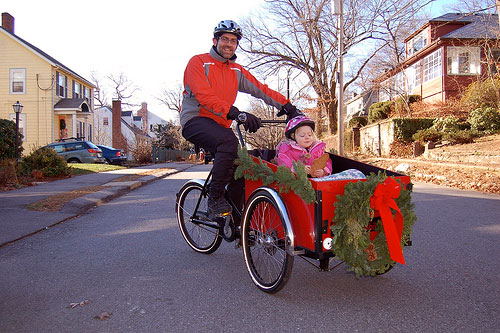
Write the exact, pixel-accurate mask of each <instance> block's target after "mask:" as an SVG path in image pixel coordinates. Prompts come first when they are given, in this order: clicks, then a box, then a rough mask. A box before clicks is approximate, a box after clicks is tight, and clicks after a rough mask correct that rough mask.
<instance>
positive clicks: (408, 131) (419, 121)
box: [392, 118, 434, 142]
mask: <svg viewBox="0 0 500 333" xmlns="http://www.w3.org/2000/svg"><path fill="white" fill-rule="evenodd" d="M392 121H393V123H394V138H395V139H396V140H398V141H401V142H411V141H413V138H412V136H413V135H414V134H415V133H417V132H418V131H419V130H422V129H427V128H429V127H431V126H432V125H433V124H434V119H433V118H394V119H393V120H392Z"/></svg>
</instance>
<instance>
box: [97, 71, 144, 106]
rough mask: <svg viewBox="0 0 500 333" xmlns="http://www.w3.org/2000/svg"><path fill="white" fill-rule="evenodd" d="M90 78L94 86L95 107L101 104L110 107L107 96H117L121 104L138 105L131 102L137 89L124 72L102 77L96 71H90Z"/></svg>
mask: <svg viewBox="0 0 500 333" xmlns="http://www.w3.org/2000/svg"><path fill="white" fill-rule="evenodd" d="M91 80H92V82H93V83H94V85H95V86H96V92H95V94H94V100H95V106H96V107H97V108H99V107H102V106H108V107H111V103H110V100H109V96H110V95H111V96H113V98H118V99H120V100H121V101H122V105H127V106H130V107H136V106H139V104H136V103H133V102H131V100H132V99H133V98H134V94H135V93H136V92H137V91H139V88H138V87H136V86H135V85H134V84H133V83H132V82H130V80H129V79H128V78H127V76H126V75H125V74H124V73H119V74H109V75H106V76H104V77H102V76H100V75H99V74H97V73H96V72H92V73H91Z"/></svg>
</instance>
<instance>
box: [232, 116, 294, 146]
mask: <svg viewBox="0 0 500 333" xmlns="http://www.w3.org/2000/svg"><path fill="white" fill-rule="evenodd" d="M245 118H246V117H245ZM245 121H246V119H239V118H238V119H236V132H237V133H238V138H239V139H240V144H241V146H242V147H246V145H245V140H243V135H242V134H241V128H240V126H241V125H243V123H244V122H245ZM260 123H261V124H276V125H277V124H286V123H287V121H286V120H285V119H261V120H260Z"/></svg>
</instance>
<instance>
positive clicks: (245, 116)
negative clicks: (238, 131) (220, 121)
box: [226, 106, 261, 133]
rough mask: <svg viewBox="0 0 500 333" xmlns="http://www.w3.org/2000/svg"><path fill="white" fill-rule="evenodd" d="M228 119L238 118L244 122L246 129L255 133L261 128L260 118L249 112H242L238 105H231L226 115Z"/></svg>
mask: <svg viewBox="0 0 500 333" xmlns="http://www.w3.org/2000/svg"><path fill="white" fill-rule="evenodd" d="M226 118H227V119H232V120H236V119H237V120H238V121H240V122H242V123H243V127H245V130H247V131H249V132H250V133H255V132H257V130H258V129H259V128H260V125H261V123H260V118H258V117H256V116H254V115H253V114H251V113H248V112H241V111H240V110H238V108H237V107H236V106H231V108H230V109H229V112H228V113H227V116H226Z"/></svg>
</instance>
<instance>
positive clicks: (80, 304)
mask: <svg viewBox="0 0 500 333" xmlns="http://www.w3.org/2000/svg"><path fill="white" fill-rule="evenodd" d="M87 304H89V300H87V299H86V300H84V301H81V302H76V303H69V305H68V308H72V309H74V308H76V307H77V306H85V305H87Z"/></svg>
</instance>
